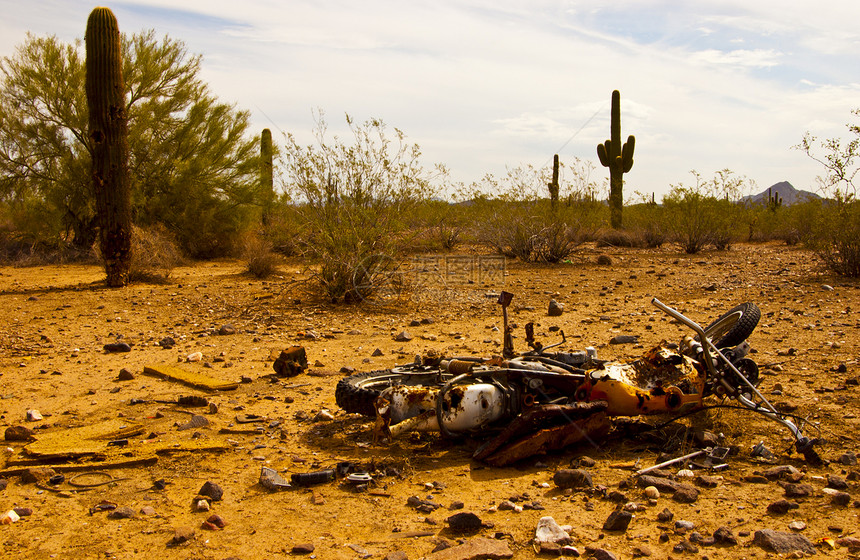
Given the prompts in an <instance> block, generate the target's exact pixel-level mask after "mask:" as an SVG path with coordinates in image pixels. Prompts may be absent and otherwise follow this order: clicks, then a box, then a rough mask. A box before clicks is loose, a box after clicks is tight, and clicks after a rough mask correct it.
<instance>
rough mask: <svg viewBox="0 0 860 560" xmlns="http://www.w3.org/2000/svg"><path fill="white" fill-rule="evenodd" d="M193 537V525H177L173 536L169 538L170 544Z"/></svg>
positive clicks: (179, 542)
mask: <svg viewBox="0 0 860 560" xmlns="http://www.w3.org/2000/svg"><path fill="white" fill-rule="evenodd" d="M193 538H194V528H193V527H177V528H176V529H174V531H173V538H172V539H170V543H169V544H171V545H177V544H182V543H184V542H188V541H190V540H191V539H193Z"/></svg>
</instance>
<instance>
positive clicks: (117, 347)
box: [104, 342, 131, 353]
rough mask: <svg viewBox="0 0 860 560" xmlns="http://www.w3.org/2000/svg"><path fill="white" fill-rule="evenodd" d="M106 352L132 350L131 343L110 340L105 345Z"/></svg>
mask: <svg viewBox="0 0 860 560" xmlns="http://www.w3.org/2000/svg"><path fill="white" fill-rule="evenodd" d="M104 350H105V352H108V353H115V352H131V345H130V344H129V343H127V342H109V343H107V344H105V345H104Z"/></svg>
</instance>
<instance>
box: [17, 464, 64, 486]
mask: <svg viewBox="0 0 860 560" xmlns="http://www.w3.org/2000/svg"><path fill="white" fill-rule="evenodd" d="M56 474H57V471H55V470H54V469H52V468H51V467H30V468H29V469H26V470H24V472H22V473H21V483H22V484H32V483H36V482H38V483H39V484H47V482H48V480H50V478H51V477H52V476H56Z"/></svg>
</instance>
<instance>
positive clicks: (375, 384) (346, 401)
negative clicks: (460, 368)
mask: <svg viewBox="0 0 860 560" xmlns="http://www.w3.org/2000/svg"><path fill="white" fill-rule="evenodd" d="M446 377H450V376H447V375H446ZM438 378H439V375H438V373H436V372H433V373H428V372H421V373H403V372H401V371H394V370H390V369H381V370H376V371H368V372H364V373H356V374H354V375H350V376H349V377H344V378H343V379H341V380H340V381H338V382H337V387H335V390H334V400H335V402H336V403H337V405H338V406H339V407H341V408H342V409H343V410H345V411H347V412H352V413H355V414H361V415H363V416H368V417H370V418H374V417H376V406H375V405H376V398H377V397H378V396H379V393H381V392H382V391H383V390H384V389H387V388H388V387H392V386H394V385H427V386H437V379H438Z"/></svg>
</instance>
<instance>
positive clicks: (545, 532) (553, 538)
mask: <svg viewBox="0 0 860 560" xmlns="http://www.w3.org/2000/svg"><path fill="white" fill-rule="evenodd" d="M535 542H536V543H553V544H557V545H565V544H571V543H572V542H573V540H572V539H571V538H570V535H569V534H568V533H567V531H564V530H563V529H562V528H561V527H560V526H559V525H558V523H556V521H555V519H553V518H552V517H550V516H545V517H541V518H540V519H539V520H538V524H537V528H536V529H535Z"/></svg>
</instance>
